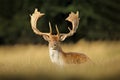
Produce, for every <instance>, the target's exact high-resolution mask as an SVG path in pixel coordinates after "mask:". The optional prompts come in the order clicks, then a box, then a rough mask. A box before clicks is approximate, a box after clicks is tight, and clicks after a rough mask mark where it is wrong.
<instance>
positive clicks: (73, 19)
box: [60, 11, 80, 40]
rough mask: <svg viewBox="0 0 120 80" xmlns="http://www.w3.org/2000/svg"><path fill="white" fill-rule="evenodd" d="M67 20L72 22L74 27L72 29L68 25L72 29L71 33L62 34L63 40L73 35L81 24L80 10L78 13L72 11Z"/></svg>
mask: <svg viewBox="0 0 120 80" xmlns="http://www.w3.org/2000/svg"><path fill="white" fill-rule="evenodd" d="M65 20H67V21H69V22H71V23H72V29H70V28H69V27H68V29H69V31H70V32H69V33H66V34H65V33H64V34H60V35H61V38H62V40H65V38H67V37H69V36H72V35H73V34H74V33H75V32H76V30H77V28H78V25H79V20H80V18H79V12H78V11H77V12H76V13H73V12H71V13H70V14H69V16H68V17H67V18H66V19H65Z"/></svg>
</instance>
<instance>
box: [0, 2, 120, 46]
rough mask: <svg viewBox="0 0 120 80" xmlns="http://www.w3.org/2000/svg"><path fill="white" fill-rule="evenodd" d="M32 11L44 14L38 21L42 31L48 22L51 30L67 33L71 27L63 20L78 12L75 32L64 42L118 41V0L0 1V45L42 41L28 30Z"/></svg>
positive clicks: (119, 32)
mask: <svg viewBox="0 0 120 80" xmlns="http://www.w3.org/2000/svg"><path fill="white" fill-rule="evenodd" d="M35 8H38V10H39V11H41V12H43V13H45V14H46V15H45V16H44V17H43V18H42V19H40V20H39V22H38V28H39V29H40V30H41V31H44V32H48V31H49V27H48V22H49V21H50V22H51V23H52V27H53V29H54V25H55V24H57V25H58V28H59V30H60V32H64V33H65V32H68V29H67V26H68V25H71V24H70V23H69V22H67V21H65V18H66V17H67V16H68V14H69V13H70V12H71V11H73V12H76V11H79V12H80V25H79V28H78V30H77V33H76V34H75V35H74V36H72V37H70V38H68V39H67V40H66V41H65V42H77V41H78V40H80V39H84V40H88V41H92V40H120V0H62V1H61V0H0V45H4V44H16V43H20V44H21V43H22V44H26V43H34V44H36V43H44V42H45V41H44V40H43V39H42V37H39V36H36V34H34V33H33V31H32V29H31V25H30V16H29V15H30V14H32V13H33V12H34V9H35ZM54 31H55V30H54ZM54 33H55V32H54Z"/></svg>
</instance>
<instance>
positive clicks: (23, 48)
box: [0, 40, 120, 80]
mask: <svg viewBox="0 0 120 80" xmlns="http://www.w3.org/2000/svg"><path fill="white" fill-rule="evenodd" d="M61 46H62V48H63V50H64V51H65V52H71V51H74V52H81V53H85V54H86V55H87V56H88V57H90V58H91V60H92V61H93V62H94V64H93V63H83V64H78V65H66V66H63V67H61V66H58V65H56V64H53V63H52V62H51V61H50V58H49V53H48V46H46V45H40V44H38V45H32V44H28V45H14V46H0V80H5V79H16V80H17V79H19V80H20V79H33V80H35V79H42V80H45V79H54V80H76V79H77V80H79V79H81V80H90V79H91V80H110V79H114V80H115V79H119V75H120V41H117V42H116V41H96V42H87V41H84V40H81V41H79V42H78V43H76V44H62V45H61Z"/></svg>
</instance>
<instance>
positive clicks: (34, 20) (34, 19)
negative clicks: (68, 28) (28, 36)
mask: <svg viewBox="0 0 120 80" xmlns="http://www.w3.org/2000/svg"><path fill="white" fill-rule="evenodd" d="M43 15H45V14H44V13H40V12H38V10H37V9H35V11H34V13H33V14H32V15H30V17H31V26H32V29H33V31H34V32H35V33H36V34H38V35H50V34H51V33H52V28H51V24H50V22H49V27H50V33H43V32H41V31H39V30H38V29H37V27H36V24H37V20H38V19H39V18H40V17H42V16H43Z"/></svg>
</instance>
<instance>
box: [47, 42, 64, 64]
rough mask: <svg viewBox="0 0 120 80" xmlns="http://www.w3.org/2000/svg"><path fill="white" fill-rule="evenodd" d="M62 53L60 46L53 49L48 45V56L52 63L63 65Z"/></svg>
mask: <svg viewBox="0 0 120 80" xmlns="http://www.w3.org/2000/svg"><path fill="white" fill-rule="evenodd" d="M62 53H63V51H62V48H61V46H60V44H59V45H58V46H57V47H55V48H54V49H53V48H52V47H51V45H50V44H49V56H50V59H51V61H52V62H53V63H57V64H63V61H61V58H62Z"/></svg>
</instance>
